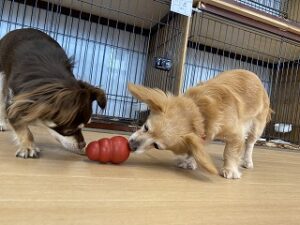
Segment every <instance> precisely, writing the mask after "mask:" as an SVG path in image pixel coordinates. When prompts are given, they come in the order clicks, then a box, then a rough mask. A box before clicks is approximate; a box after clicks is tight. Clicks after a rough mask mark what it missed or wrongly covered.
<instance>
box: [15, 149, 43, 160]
mask: <svg viewBox="0 0 300 225" xmlns="http://www.w3.org/2000/svg"><path fill="white" fill-rule="evenodd" d="M39 153H40V149H39V148H37V147H30V148H20V149H19V150H17V152H16V157H20V158H24V159H27V158H38V157H39Z"/></svg>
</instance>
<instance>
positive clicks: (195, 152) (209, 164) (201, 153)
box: [184, 134, 218, 174]
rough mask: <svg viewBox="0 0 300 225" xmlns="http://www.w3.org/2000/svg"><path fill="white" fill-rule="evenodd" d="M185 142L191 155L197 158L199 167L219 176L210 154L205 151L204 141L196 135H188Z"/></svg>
mask: <svg viewBox="0 0 300 225" xmlns="http://www.w3.org/2000/svg"><path fill="white" fill-rule="evenodd" d="M184 142H185V144H186V145H187V146H188V148H189V150H190V154H191V155H192V156H193V157H194V158H195V160H196V162H197V164H198V166H201V167H203V168H204V169H205V170H207V171H208V172H210V173H212V174H218V170H217V168H216V166H215V165H214V163H213V161H212V160H211V158H210V156H209V154H208V153H207V152H206V151H205V150H204V145H203V140H202V138H201V137H198V136H197V135H196V134H188V135H185V136H184Z"/></svg>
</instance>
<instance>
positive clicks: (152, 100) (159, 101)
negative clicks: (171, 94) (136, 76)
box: [128, 83, 167, 112]
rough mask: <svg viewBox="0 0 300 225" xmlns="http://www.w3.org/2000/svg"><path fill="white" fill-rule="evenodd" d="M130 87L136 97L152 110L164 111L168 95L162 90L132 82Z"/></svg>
mask: <svg viewBox="0 0 300 225" xmlns="http://www.w3.org/2000/svg"><path fill="white" fill-rule="evenodd" d="M128 89H129V91H130V93H131V94H132V95H133V96H134V97H135V98H137V99H138V100H140V101H141V102H145V103H146V104H147V105H148V106H149V108H150V110H151V111H156V112H164V108H165V103H166V101H167V95H166V94H165V93H164V92H163V91H162V90H160V89H152V88H147V87H144V86H142V85H135V84H131V83H129V84H128Z"/></svg>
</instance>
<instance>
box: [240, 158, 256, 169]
mask: <svg viewBox="0 0 300 225" xmlns="http://www.w3.org/2000/svg"><path fill="white" fill-rule="evenodd" d="M242 166H243V167H244V168H246V169H253V168H254V166H253V162H252V160H251V161H249V160H245V159H244V161H243V164H242Z"/></svg>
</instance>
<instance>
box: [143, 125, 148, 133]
mask: <svg viewBox="0 0 300 225" xmlns="http://www.w3.org/2000/svg"><path fill="white" fill-rule="evenodd" d="M144 130H145V132H148V130H149V127H148V126H147V125H146V124H145V125H144Z"/></svg>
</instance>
